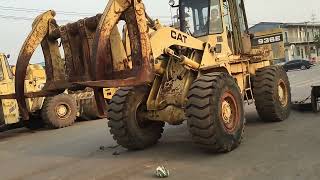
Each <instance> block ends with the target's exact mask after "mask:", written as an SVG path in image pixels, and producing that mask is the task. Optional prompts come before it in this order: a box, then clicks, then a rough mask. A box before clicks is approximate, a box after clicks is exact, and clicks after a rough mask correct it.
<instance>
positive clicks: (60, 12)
mask: <svg viewBox="0 0 320 180" xmlns="http://www.w3.org/2000/svg"><path fill="white" fill-rule="evenodd" d="M0 10H3V11H14V12H29V13H30V12H34V13H43V12H46V11H47V10H45V9H31V8H20V7H13V6H0ZM56 12H57V13H58V14H62V15H67V16H92V15H93V14H94V13H82V12H74V11H56Z"/></svg>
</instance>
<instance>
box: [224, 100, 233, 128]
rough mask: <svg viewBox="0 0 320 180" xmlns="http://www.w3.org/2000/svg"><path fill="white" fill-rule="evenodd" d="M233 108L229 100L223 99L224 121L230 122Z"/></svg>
mask: <svg viewBox="0 0 320 180" xmlns="http://www.w3.org/2000/svg"><path fill="white" fill-rule="evenodd" d="M231 116H232V109H231V105H230V103H229V102H227V101H223V103H222V118H223V121H224V123H226V124H229V123H230V122H231Z"/></svg>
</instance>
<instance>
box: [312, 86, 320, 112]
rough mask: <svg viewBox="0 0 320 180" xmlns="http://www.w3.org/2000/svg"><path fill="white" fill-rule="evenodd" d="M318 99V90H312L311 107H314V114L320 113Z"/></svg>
mask: <svg viewBox="0 0 320 180" xmlns="http://www.w3.org/2000/svg"><path fill="white" fill-rule="evenodd" d="M318 98H319V95H318V93H317V91H316V88H312V91H311V105H312V111H313V112H314V113H319V111H320V106H319V102H318Z"/></svg>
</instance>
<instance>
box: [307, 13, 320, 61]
mask: <svg viewBox="0 0 320 180" xmlns="http://www.w3.org/2000/svg"><path fill="white" fill-rule="evenodd" d="M316 19H317V18H316V14H315V13H312V14H311V23H312V42H314V38H315V33H316V32H315V31H316V30H315V29H316V27H315V22H316ZM309 42H310V41H308V48H309V59H310V58H311V51H310V46H309V45H310V44H309ZM316 51H317V52H318V49H317V48H316ZM317 54H318V53H317Z"/></svg>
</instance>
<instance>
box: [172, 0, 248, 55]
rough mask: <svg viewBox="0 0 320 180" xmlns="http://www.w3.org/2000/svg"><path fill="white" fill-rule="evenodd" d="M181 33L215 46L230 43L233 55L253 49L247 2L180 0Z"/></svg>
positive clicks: (234, 0) (232, 0)
mask: <svg viewBox="0 0 320 180" xmlns="http://www.w3.org/2000/svg"><path fill="white" fill-rule="evenodd" d="M169 4H170V5H171V7H178V8H179V21H180V30H181V31H183V32H186V33H188V34H190V35H192V36H194V37H196V38H199V39H206V41H208V42H211V43H214V44H216V43H218V42H219V43H223V42H224V41H227V43H226V44H228V46H229V48H230V51H232V53H233V54H240V53H248V51H250V50H251V44H250V36H249V32H248V23H247V18H246V14H245V7H244V3H243V0H180V1H179V5H174V1H173V0H171V1H170V3H169Z"/></svg>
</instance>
